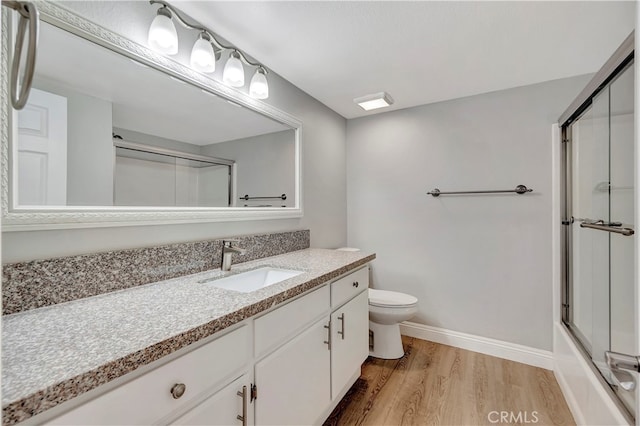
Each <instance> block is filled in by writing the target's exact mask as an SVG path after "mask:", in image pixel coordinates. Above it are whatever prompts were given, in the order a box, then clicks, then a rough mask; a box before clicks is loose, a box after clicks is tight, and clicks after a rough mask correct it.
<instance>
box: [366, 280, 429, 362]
mask: <svg viewBox="0 0 640 426" xmlns="http://www.w3.org/2000/svg"><path fill="white" fill-rule="evenodd" d="M417 313H418V299H417V298H416V297H414V296H411V295H408V294H405V293H399V292H397V291H388V290H377V289H373V288H370V289H369V330H370V333H371V334H370V344H369V355H370V356H372V357H375V358H382V359H397V358H402V357H403V356H404V349H403V348H402V340H401V338H400V323H401V322H402V321H407V320H409V319H411V318H412V317H413V316H414V315H415V314H417Z"/></svg>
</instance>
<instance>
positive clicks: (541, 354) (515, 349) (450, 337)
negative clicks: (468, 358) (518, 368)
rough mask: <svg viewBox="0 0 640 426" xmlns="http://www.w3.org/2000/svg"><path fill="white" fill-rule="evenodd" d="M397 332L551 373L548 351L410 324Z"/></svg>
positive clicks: (404, 325) (403, 325) (405, 323)
mask: <svg viewBox="0 0 640 426" xmlns="http://www.w3.org/2000/svg"><path fill="white" fill-rule="evenodd" d="M400 332H401V333H402V334H404V335H406V336H410V337H416V338H418V339H422V340H429V341H431V342H436V343H441V344H443V345H449V346H454V347H456V348H461V349H466V350H469V351H473V352H479V353H481V354H486V355H491V356H495V357H498V358H503V359H508V360H510V361H516V362H521V363H523V364H527V365H532V366H534V367H540V368H544V369H546V370H553V354H552V353H551V352H550V351H543V350H541V349H536V348H531V347H529V346H523V345H518V344H516V343H509V342H504V341H502V340H496V339H490V338H488V337H482V336H475V335H473V334H466V333H460V332H458V331H452V330H447V329H444V328H438V327H431V326H429V325H423V324H418V323H415V322H409V321H405V322H403V323H401V324H400Z"/></svg>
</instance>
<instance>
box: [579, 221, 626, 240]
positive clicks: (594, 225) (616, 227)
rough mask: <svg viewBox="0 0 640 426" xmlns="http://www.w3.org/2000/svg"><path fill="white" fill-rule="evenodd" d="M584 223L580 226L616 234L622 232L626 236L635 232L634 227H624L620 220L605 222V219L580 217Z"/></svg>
mask: <svg viewBox="0 0 640 426" xmlns="http://www.w3.org/2000/svg"><path fill="white" fill-rule="evenodd" d="M578 220H580V221H581V222H582V223H581V224H580V228H589V229H595V230H597V231H605V232H612V233H614V234H621V235H624V236H625V237H629V236H631V235H633V234H634V231H633V229H631V228H622V223H620V222H609V223H605V221H604V220H594V221H592V220H589V219H578Z"/></svg>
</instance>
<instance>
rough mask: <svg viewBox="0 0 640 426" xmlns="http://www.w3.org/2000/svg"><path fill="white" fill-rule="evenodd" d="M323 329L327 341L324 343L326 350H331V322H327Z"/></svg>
mask: <svg viewBox="0 0 640 426" xmlns="http://www.w3.org/2000/svg"><path fill="white" fill-rule="evenodd" d="M324 328H326V329H327V331H328V332H327V340H325V341H324V343H326V345H327V349H329V350H331V321H329V324H328V325H325V326H324Z"/></svg>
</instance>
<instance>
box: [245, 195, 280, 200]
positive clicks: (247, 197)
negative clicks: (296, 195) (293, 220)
mask: <svg viewBox="0 0 640 426" xmlns="http://www.w3.org/2000/svg"><path fill="white" fill-rule="evenodd" d="M240 199H241V200H245V201H247V200H286V199H287V194H282V195H280V196H278V197H249V196H248V195H245V196H244V197H240Z"/></svg>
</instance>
